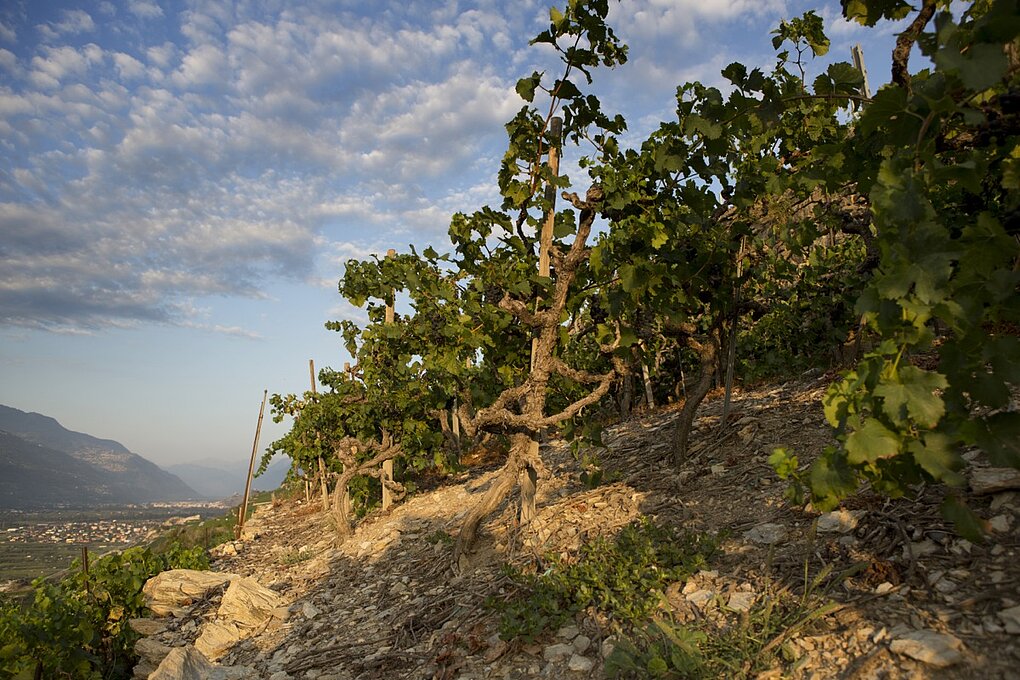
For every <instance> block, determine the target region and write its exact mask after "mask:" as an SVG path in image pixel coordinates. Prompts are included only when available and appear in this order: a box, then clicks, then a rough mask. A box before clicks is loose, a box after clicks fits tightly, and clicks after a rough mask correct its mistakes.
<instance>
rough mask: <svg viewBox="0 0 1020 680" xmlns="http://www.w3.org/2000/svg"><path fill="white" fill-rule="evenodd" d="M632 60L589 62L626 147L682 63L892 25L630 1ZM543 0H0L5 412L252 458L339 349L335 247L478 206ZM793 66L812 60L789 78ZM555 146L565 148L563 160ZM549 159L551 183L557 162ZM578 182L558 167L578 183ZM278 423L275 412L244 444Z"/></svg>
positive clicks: (776, 8) (685, 0)
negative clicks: (613, 66)
mask: <svg viewBox="0 0 1020 680" xmlns="http://www.w3.org/2000/svg"><path fill="white" fill-rule="evenodd" d="M611 5H612V11H611V15H610V23H611V24H612V25H613V26H614V28H615V29H616V31H617V33H618V34H619V35H620V37H621V38H622V39H623V40H624V41H625V42H626V43H628V44H629V45H630V61H629V62H628V63H627V64H626V65H624V66H623V67H621V68H619V69H618V70H617V71H615V72H601V73H597V75H596V88H597V92H598V93H599V94H600V96H601V98H602V100H603V106H604V109H605V110H607V111H616V112H621V113H623V114H624V115H625V116H626V117H627V119H628V121H629V124H630V132H629V133H628V135H627V139H628V140H629V141H631V142H634V143H636V142H638V141H639V140H640V139H641V137H642V136H643V135H645V134H647V133H648V132H649V131H650V130H651V129H653V128H654V127H655V126H656V124H657V122H658V121H660V120H664V119H668V117H669V116H670V115H671V111H672V109H673V96H674V93H675V89H676V86H677V85H679V84H680V83H682V82H685V81H687V80H702V81H704V82H709V83H714V84H720V85H721V84H722V78H721V77H720V76H719V71H720V70H721V69H722V68H723V67H725V66H726V65H727V64H728V63H730V62H731V61H742V62H744V63H745V64H748V65H761V66H766V67H767V66H769V65H771V64H772V63H773V51H772V47H771V42H770V36H769V31H770V30H772V29H773V28H774V27H775V26H776V25H777V24H778V22H779V20H780V19H781V18H784V17H786V18H789V17H793V16H797V15H799V14H801V13H802V12H803V11H805V10H807V9H816V10H817V11H818V12H819V14H821V15H822V16H823V17H824V18H825V19H826V29H827V32H828V33H829V37H830V38H831V39H832V49H831V52H830V58H827V59H826V61H825V62H818V63H816V64H813V65H812V68H811V71H812V73H817V72H818V71H819V70H822V69H823V68H824V65H825V63H827V61H829V60H831V59H832V58H834V59H836V60H846V61H849V50H850V46H851V45H852V44H853V43H855V42H861V43H862V44H863V45H864V49H865V54H866V56H867V60H868V67H869V76H870V79H871V82H872V86H873V87H876V86H877V85H878V84H880V83H882V82H885V81H887V80H888V64H889V53H890V51H891V48H892V40H893V38H892V35H893V32H894V27H893V26H880V27H878V29H875V30H871V31H865V30H864V29H861V28H860V27H857V26H856V25H850V24H847V23H846V22H844V21H842V20H841V19H840V18H839V3H838V1H836V0H828V1H826V2H814V3H812V2H801V1H799V0H798V1H795V0H732V1H726V0H624V2H622V3H619V4H618V3H615V2H612V3H611ZM548 16H549V15H548V3H547V2H546V1H545V0H542V1H538V2H536V1H532V0H513V1H512V2H503V1H502V0H492V1H486V0H479V1H477V2H458V1H457V0H451V1H446V2H440V1H431V2H429V1H418V0H402V1H401V2H389V1H385V0H381V1H378V2H364V1H363V0H357V1H349V0H333V1H332V2H327V1H326V0H322V1H314V0H313V1H306V2H298V1H293V2H291V1H285V0H277V1H273V0H259V1H256V0H238V1H236V2H227V1H219V0H187V1H184V2H169V1H167V0H110V1H103V2H66V3H64V2H51V1H49V0H23V1H20V2H19V1H18V0H7V1H6V2H4V3H3V4H2V5H0V147H2V153H0V403H3V404H6V405H9V406H13V407H15V408H20V409H22V410H30V411H39V412H42V413H46V414H47V415H52V416H54V417H56V418H57V419H58V420H60V421H61V422H62V423H63V424H64V425H65V426H66V427H69V428H71V429H76V430H81V431H86V432H88V433H90V434H94V435H97V436H101V437H108V438H113V439H117V440H119V441H121V442H122V443H124V444H125V445H126V446H128V447H129V448H130V449H132V450H133V451H135V452H137V453H140V454H142V455H144V456H146V457H148V458H150V459H152V460H154V461H156V462H157V463H160V464H168V463H173V462H184V461H197V460H201V459H203V458H206V457H208V458H214V459H220V460H231V461H236V464H237V465H238V466H239V467H243V466H244V465H245V464H246V457H247V455H248V454H249V453H250V449H251V438H252V436H253V434H254V429H255V420H256V418H257V415H258V407H259V402H260V400H261V397H262V390H263V389H268V390H269V392H270V393H273V392H282V393H286V392H300V391H303V390H305V389H307V388H308V360H309V359H314V360H315V363H316V366H317V367H323V366H329V365H331V366H334V367H340V366H341V365H342V364H343V362H344V361H345V360H347V358H348V357H346V356H345V353H344V350H343V348H342V346H341V343H340V338H339V336H338V335H337V334H335V333H332V332H329V331H326V330H324V328H323V323H324V322H326V321H327V320H331V319H339V318H351V319H359V318H361V316H360V312H359V311H358V310H356V309H352V308H350V306H349V305H347V304H346V303H344V301H343V300H341V299H340V298H339V295H338V294H337V293H336V284H337V280H338V278H339V277H340V275H341V273H342V267H343V262H344V261H346V260H347V259H348V258H351V257H357V258H364V257H367V256H369V255H370V254H371V253H382V252H385V250H386V249H387V248H390V247H393V248H397V249H398V250H400V249H406V248H407V245H408V244H414V245H415V246H416V247H418V248H419V249H420V248H423V247H425V246H427V245H436V246H437V248H438V249H442V246H443V244H444V243H446V240H445V233H446V228H447V225H448V222H449V217H450V215H451V214H452V213H453V212H455V211H458V210H464V211H470V210H474V209H476V208H478V207H480V206H482V205H484V204H486V203H487V202H493V203H494V202H496V201H497V196H496V192H495V173H496V170H497V167H498V161H499V158H500V157H501V155H502V152H503V149H504V139H505V138H504V130H503V124H504V122H506V121H507V120H508V119H509V118H511V117H512V116H513V114H514V113H515V112H516V111H517V110H518V109H519V108H520V106H521V105H522V103H523V102H522V101H521V100H520V99H519V98H518V97H517V95H516V94H515V92H514V85H515V83H516V80H517V79H518V78H519V77H522V76H524V75H527V74H529V73H530V72H531V71H532V70H535V69H538V70H542V69H545V68H551V67H553V65H554V62H552V61H550V59H551V55H550V53H549V52H548V51H547V50H542V49H537V48H529V47H528V45H527V42H528V40H529V39H530V38H531V37H532V36H534V35H535V34H536V33H538V32H539V31H541V30H543V29H544V28H545V27H546V26H547V24H548ZM809 77H810V75H809ZM568 153H569V151H568ZM564 163H565V165H564V168H565V170H566V171H567V172H568V173H571V167H572V166H571V162H570V158H569V157H567V158H566V159H565V161H564ZM571 174H572V176H573V177H574V178H576V180H578V182H577V183H578V184H579V185H582V188H583V182H581V181H580V180H581V177H580V174H579V172H578V171H577V170H576V167H575V169H574V172H573V173H571ZM284 429H285V426H282V425H281V426H274V425H273V424H272V423H270V422H268V418H267V425H266V427H265V429H264V431H263V436H262V444H263V446H264V445H265V444H266V443H268V442H269V441H271V440H272V439H273V438H275V437H277V436H279V435H280V434H282V433H283V431H284Z"/></svg>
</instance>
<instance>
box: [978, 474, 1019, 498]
mask: <svg viewBox="0 0 1020 680" xmlns="http://www.w3.org/2000/svg"><path fill="white" fill-rule="evenodd" d="M1010 489H1020V470H1016V469H1014V468H998V467H986V468H974V469H973V470H972V471H971V473H970V490H971V491H973V492H974V493H976V494H989V493H998V492H999V491H1009V490H1010Z"/></svg>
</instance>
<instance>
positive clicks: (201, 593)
mask: <svg viewBox="0 0 1020 680" xmlns="http://www.w3.org/2000/svg"><path fill="white" fill-rule="evenodd" d="M237 578H239V577H238V575H237V574H224V573H220V572H215V571H198V570H195V569H171V570H169V571H164V572H162V573H161V574H157V575H156V576H153V577H152V578H150V579H149V580H148V581H146V583H145V585H144V586H143V587H142V593H143V594H144V595H145V605H146V606H147V607H148V608H149V609H151V610H152V613H153V614H155V615H156V616H168V615H171V614H173V615H175V616H176V615H180V614H181V613H182V611H183V608H184V606H185V605H189V604H191V603H192V602H194V601H195V600H200V599H202V598H204V597H205V596H206V595H207V594H208V593H209V591H211V590H214V589H215V588H220V587H222V586H223V584H224V583H229V582H230V581H233V580H235V579H237Z"/></svg>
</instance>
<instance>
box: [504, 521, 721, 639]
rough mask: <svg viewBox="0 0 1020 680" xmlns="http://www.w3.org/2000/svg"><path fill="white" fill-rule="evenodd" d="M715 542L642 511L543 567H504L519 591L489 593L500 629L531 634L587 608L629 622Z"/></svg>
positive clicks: (700, 561)
mask: <svg viewBox="0 0 1020 680" xmlns="http://www.w3.org/2000/svg"><path fill="white" fill-rule="evenodd" d="M716 548H717V543H716V541H715V540H714V539H713V538H711V537H709V536H706V535H704V534H693V533H681V532H678V531H675V530H673V529H670V528H664V527H659V526H657V525H655V524H653V523H652V522H650V521H648V520H647V519H643V520H641V521H640V522H636V523H634V524H630V525H627V526H626V527H624V528H623V529H622V530H621V531H620V533H619V534H618V535H617V536H616V538H615V539H612V540H610V539H607V538H602V537H600V538H597V539H595V540H594V541H592V542H591V543H589V544H587V545H586V546H584V547H582V549H581V552H580V554H579V555H578V558H577V560H576V561H574V562H568V561H565V560H562V559H560V558H551V560H550V561H551V565H550V566H549V568H548V569H546V570H545V571H544V572H542V573H536V574H525V573H523V572H521V571H519V570H517V569H514V568H513V567H509V566H507V567H504V570H505V572H506V574H507V575H508V576H509V577H510V579H511V580H512V581H513V582H514V583H515V584H516V585H517V586H518V588H519V589H520V591H521V593H522V595H520V596H518V597H515V598H513V599H510V600H507V601H500V600H490V601H489V606H490V607H491V608H493V609H495V610H497V611H499V612H500V636H501V637H502V638H503V639H505V640H510V639H515V638H521V639H524V640H525V641H533V640H534V639H535V638H536V637H537V636H539V635H541V634H542V633H543V632H545V631H548V630H552V629H555V628H557V627H558V626H560V625H562V624H563V623H565V622H566V621H567V620H568V619H571V618H573V617H574V616H575V615H576V614H577V613H578V612H581V611H583V610H585V609H588V608H593V609H595V610H596V611H598V612H600V613H601V614H603V615H605V616H607V617H609V618H610V619H611V620H613V621H615V622H619V623H622V624H633V623H635V622H637V621H639V620H641V619H643V618H644V617H645V616H647V615H648V613H649V612H650V611H651V610H652V609H653V608H654V606H655V604H656V602H657V601H658V593H660V592H661V591H662V590H663V589H664V588H665V587H666V586H667V585H668V584H670V583H673V582H676V581H682V580H685V579H686V578H688V577H689V576H690V575H691V574H693V573H695V572H696V571H698V570H699V569H701V568H702V567H704V566H706V565H707V564H708V559H709V557H710V556H711V555H712V554H713V553H714V552H715V550H716Z"/></svg>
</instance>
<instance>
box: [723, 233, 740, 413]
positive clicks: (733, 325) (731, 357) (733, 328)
mask: <svg viewBox="0 0 1020 680" xmlns="http://www.w3.org/2000/svg"><path fill="white" fill-rule="evenodd" d="M744 241H745V239H744V237H743V236H741V237H740V247H739V248H738V249H737V279H740V277H741V276H743V274H744ZM740 293H741V287H740V283H739V281H738V282H737V283H734V285H733V316H732V318H731V319H730V332H729V338H728V339H727V341H726V344H727V347H726V395H725V396H724V397H723V411H722V417H721V418H720V419H719V428H720V430H721V429H722V428H723V427H725V426H726V421H727V420H728V419H729V417H730V398H731V396H732V394H733V370H734V367H735V366H736V364H737V322H738V321H739V319H740Z"/></svg>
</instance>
